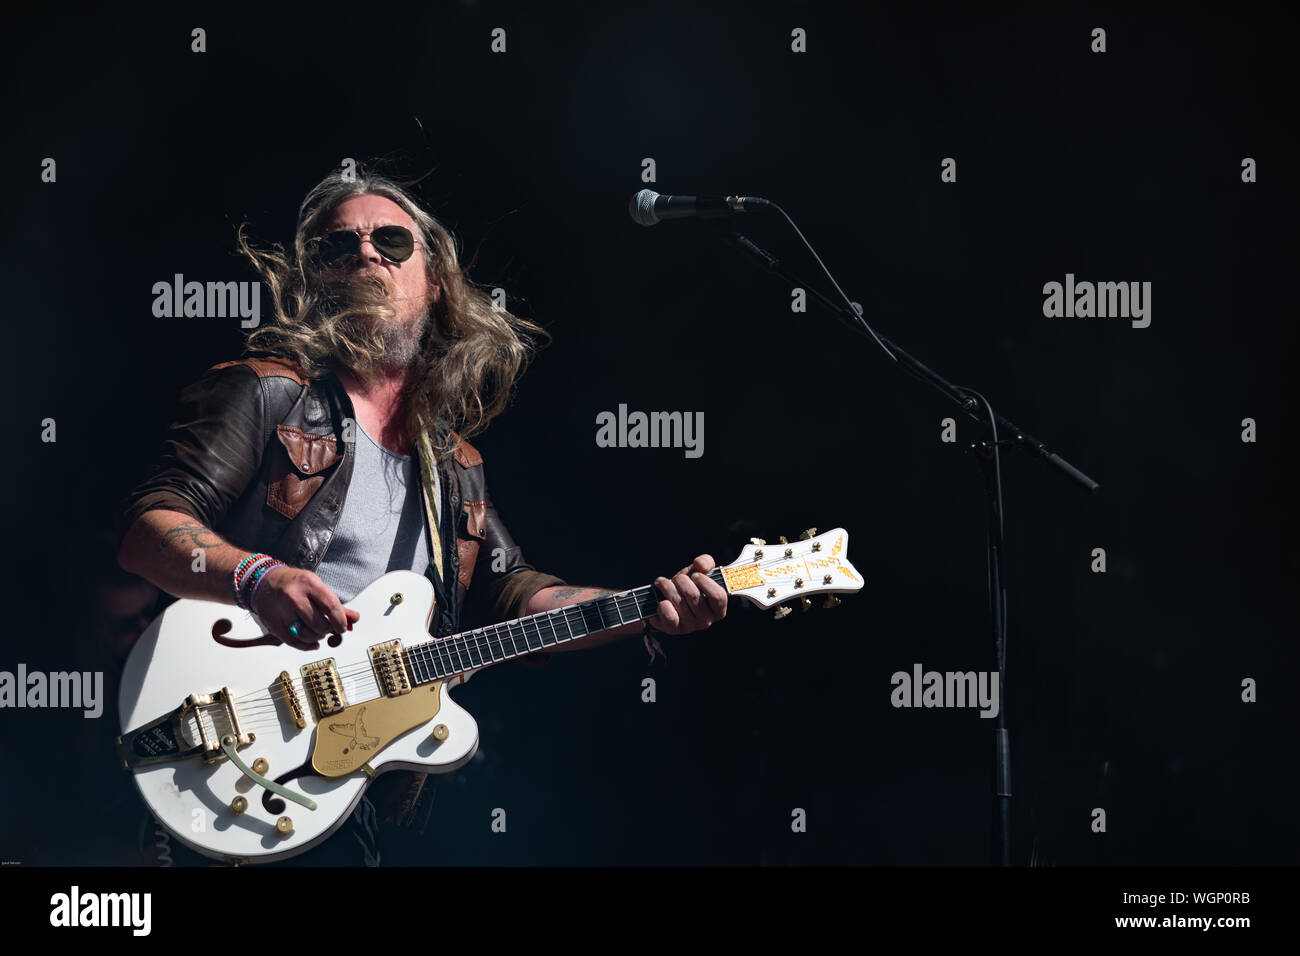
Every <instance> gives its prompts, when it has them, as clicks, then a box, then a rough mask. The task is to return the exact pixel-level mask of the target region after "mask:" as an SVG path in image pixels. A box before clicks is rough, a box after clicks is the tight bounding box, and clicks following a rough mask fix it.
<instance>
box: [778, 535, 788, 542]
mask: <svg viewBox="0 0 1300 956" xmlns="http://www.w3.org/2000/svg"><path fill="white" fill-rule="evenodd" d="M776 540H778V541H780V542H781V543H782V544H789V543H790V542H789V541H786V540H785V535H781V536H780V537H778V538H777V539H776Z"/></svg>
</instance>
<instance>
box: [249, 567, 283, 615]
mask: <svg viewBox="0 0 1300 956" xmlns="http://www.w3.org/2000/svg"><path fill="white" fill-rule="evenodd" d="M279 563H281V562H279V561H276V560H275V558H273V557H271V556H270V555H267V556H266V557H264V558H259V559H258V560H256V561H254V562H253V563H252V564H250V565H249V566H248V567H246V568H245V569H244V574H243V576H242V577H241V578H240V579H239V594H240V600H241V602H242V606H243V607H245V608H252V606H253V605H252V601H251V600H250V598H249V594H250V592H251V590H252V586H253V584H254V583H256V582H257V580H258V579H259V578H260V577H261V576H262V575H263V574H265V573H266V572H267V571H269V570H270V569H271V568H273V567H275V566H276V565H277V564H279Z"/></svg>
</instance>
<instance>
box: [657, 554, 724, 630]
mask: <svg viewBox="0 0 1300 956" xmlns="http://www.w3.org/2000/svg"><path fill="white" fill-rule="evenodd" d="M716 566H717V562H715V561H714V560H713V556H712V555H708V554H702V555H700V556H699V557H698V558H696V559H695V560H694V561H693V562H691V564H690V565H689V566H687V567H684V568H682V569H681V570H680V571H678V572H677V573H676V574H674V575H673V576H672V578H655V582H654V586H655V589H656V590H657V591H658V592H659V594H660V596H661V597H662V598H663V600H661V601H660V602H659V610H658V612H657V613H656V614H655V615H654V616H653V617H651V618H650V619H649V620H650V626H651V627H653V628H655V629H656V630H659V631H663V632H664V633H665V634H689V633H691V632H692V631H702V630H704V628H706V627H708V626H709V625H711V624H712V623H713V622H714V621H721V620H722V619H723V618H724V617H726V616H727V591H726V589H725V588H723V586H722V585H721V584H718V583H717V582H716V581H713V580H711V579H710V578H708V577H707V574H708V572H710V571H712V570H713V569H714V568H715V567H716Z"/></svg>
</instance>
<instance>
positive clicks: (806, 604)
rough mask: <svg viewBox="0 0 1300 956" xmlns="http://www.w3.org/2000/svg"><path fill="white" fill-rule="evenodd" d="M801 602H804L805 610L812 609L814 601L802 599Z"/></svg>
mask: <svg viewBox="0 0 1300 956" xmlns="http://www.w3.org/2000/svg"><path fill="white" fill-rule="evenodd" d="M799 600H800V601H803V609H804V610H805V611H807V610H809V609H810V608H811V607H812V601H810V600H808V599H807V598H806V597H801V598H800V599H799Z"/></svg>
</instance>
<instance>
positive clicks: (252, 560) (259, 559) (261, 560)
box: [230, 551, 275, 609]
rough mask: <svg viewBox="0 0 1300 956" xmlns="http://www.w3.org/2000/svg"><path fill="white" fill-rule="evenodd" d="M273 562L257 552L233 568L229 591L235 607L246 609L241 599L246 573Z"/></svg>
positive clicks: (269, 557)
mask: <svg viewBox="0 0 1300 956" xmlns="http://www.w3.org/2000/svg"><path fill="white" fill-rule="evenodd" d="M274 560H275V558H273V557H271V556H270V555H269V554H266V553H264V552H261V551H259V552H257V553H255V554H250V555H248V557H246V558H244V560H242V561H240V562H239V564H238V565H237V566H236V567H235V573H234V575H232V579H231V583H230V591H231V594H232V595H233V597H234V599H235V604H236V605H238V606H239V607H242V608H245V609H247V607H248V606H247V605H246V604H245V603H244V602H243V599H242V592H243V590H244V586H245V584H246V583H247V580H248V573H249V572H250V571H251V570H253V568H255V567H257V566H259V565H262V564H265V563H266V562H268V561H274Z"/></svg>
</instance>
